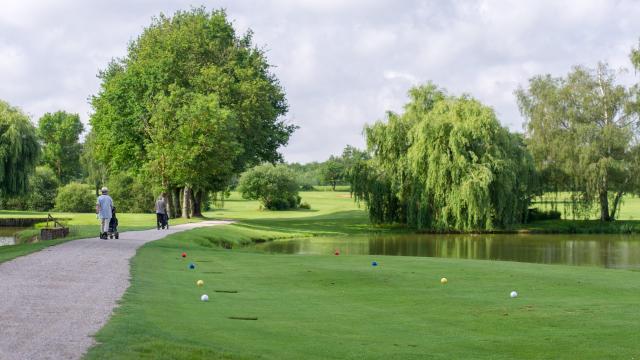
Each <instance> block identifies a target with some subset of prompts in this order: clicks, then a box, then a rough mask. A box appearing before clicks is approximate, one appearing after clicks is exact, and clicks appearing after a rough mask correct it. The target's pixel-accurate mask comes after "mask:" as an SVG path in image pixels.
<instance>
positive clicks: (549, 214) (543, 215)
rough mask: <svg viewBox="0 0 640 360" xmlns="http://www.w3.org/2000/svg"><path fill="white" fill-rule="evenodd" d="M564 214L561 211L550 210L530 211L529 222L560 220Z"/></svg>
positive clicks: (534, 209)
mask: <svg viewBox="0 0 640 360" xmlns="http://www.w3.org/2000/svg"><path fill="white" fill-rule="evenodd" d="M561 215H562V214H560V212H559V211H555V210H549V211H542V210H540V209H538V208H532V209H529V216H528V220H529V221H540V220H560V217H561Z"/></svg>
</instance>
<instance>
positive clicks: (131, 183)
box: [107, 173, 155, 213]
mask: <svg viewBox="0 0 640 360" xmlns="http://www.w3.org/2000/svg"><path fill="white" fill-rule="evenodd" d="M107 187H108V188H109V196H111V198H113V201H115V202H117V203H118V207H117V208H118V211H119V212H122V213H125V212H127V213H150V212H153V211H154V205H155V197H154V194H153V191H152V189H151V187H150V186H149V184H145V183H144V181H143V180H142V179H140V178H138V177H135V176H133V175H130V174H127V173H117V174H112V175H111V176H110V177H109V181H108V182H107Z"/></svg>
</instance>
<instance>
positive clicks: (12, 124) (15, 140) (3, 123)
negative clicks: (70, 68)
mask: <svg viewBox="0 0 640 360" xmlns="http://www.w3.org/2000/svg"><path fill="white" fill-rule="evenodd" d="M39 153H40V146H39V144H38V139H37V137H36V130H35V127H34V126H33V124H31V122H30V121H29V118H28V117H27V116H26V115H25V114H23V113H22V111H20V110H19V109H18V108H15V107H12V106H10V105H9V104H8V103H6V102H4V101H2V100H0V195H1V196H3V197H5V196H12V195H18V194H21V193H24V192H25V191H26V189H27V184H28V177H29V175H30V174H32V173H33V172H34V171H35V167H36V163H37V161H38V156H39Z"/></svg>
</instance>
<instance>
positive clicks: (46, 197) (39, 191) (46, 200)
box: [27, 166, 60, 211]
mask: <svg viewBox="0 0 640 360" xmlns="http://www.w3.org/2000/svg"><path fill="white" fill-rule="evenodd" d="M59 186H60V182H59V181H58V177H57V176H56V174H55V173H54V172H53V170H51V168H50V167H48V166H38V167H37V168H36V172H35V173H34V174H33V175H32V176H31V177H30V178H29V195H28V197H27V207H28V208H29V209H30V210H36V211H48V210H51V209H53V207H54V206H55V204H56V196H57V195H58V187H59Z"/></svg>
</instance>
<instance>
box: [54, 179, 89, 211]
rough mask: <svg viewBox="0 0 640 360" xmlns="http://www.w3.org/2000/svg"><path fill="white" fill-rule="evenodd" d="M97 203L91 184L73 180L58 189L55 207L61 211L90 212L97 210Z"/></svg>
mask: <svg viewBox="0 0 640 360" xmlns="http://www.w3.org/2000/svg"><path fill="white" fill-rule="evenodd" d="M95 204H96V196H95V195H94V194H93V189H92V188H91V186H89V185H87V184H81V183H77V182H72V183H69V184H67V185H65V186H63V187H61V188H60V189H58V196H56V207H55V209H56V211H61V212H84V213H90V212H94V211H95Z"/></svg>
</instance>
